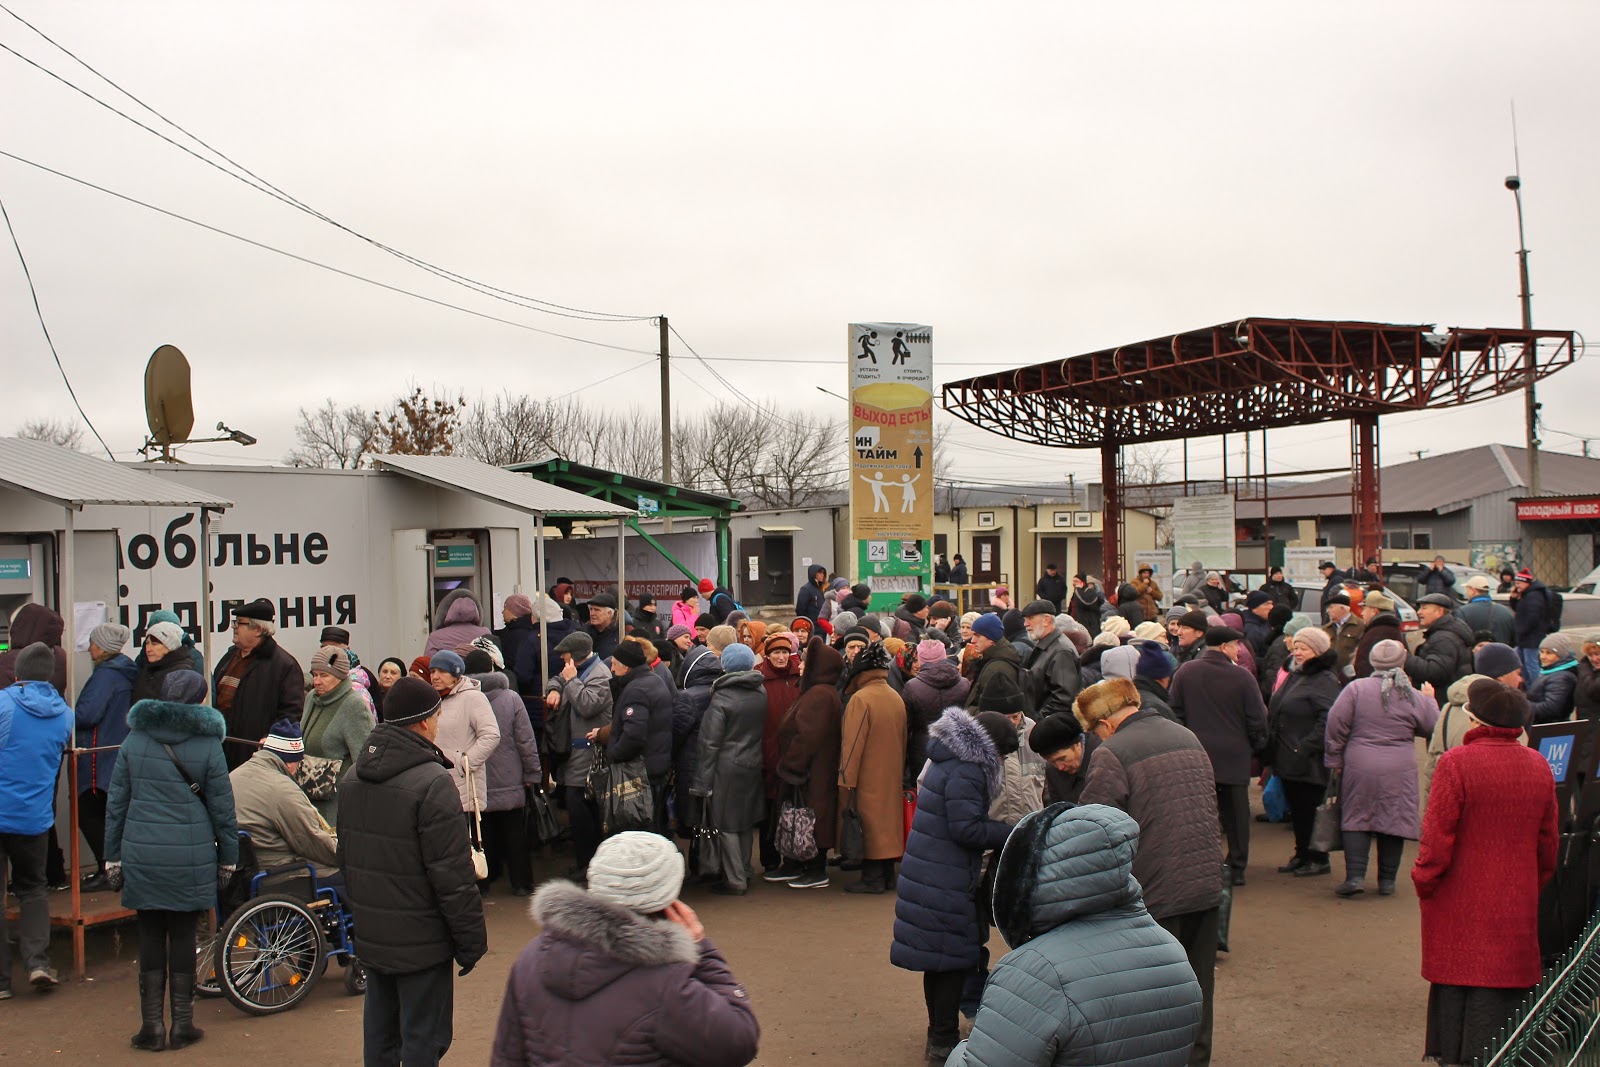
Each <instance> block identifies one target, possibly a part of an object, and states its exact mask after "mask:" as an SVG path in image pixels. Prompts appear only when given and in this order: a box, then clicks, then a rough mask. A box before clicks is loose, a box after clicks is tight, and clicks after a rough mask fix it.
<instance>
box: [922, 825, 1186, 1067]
mask: <svg viewBox="0 0 1600 1067" xmlns="http://www.w3.org/2000/svg"><path fill="white" fill-rule="evenodd" d="M1138 843H1139V825H1138V824H1137V823H1135V822H1134V821H1133V819H1132V818H1130V817H1129V816H1128V815H1127V814H1125V813H1124V812H1121V811H1118V810H1117V809H1116V808H1111V807H1107V806H1105V805H1103V804H1086V805H1083V806H1081V807H1073V806H1071V805H1069V804H1053V805H1051V806H1050V807H1048V808H1046V809H1045V810H1043V811H1039V812H1034V813H1033V814H1031V815H1029V816H1028V817H1027V818H1025V819H1023V820H1022V822H1020V823H1018V824H1017V828H1016V829H1015V830H1014V831H1013V832H1012V834H1011V836H1010V837H1009V838H1008V839H1007V840H1006V845H1005V848H1004V849H1003V850H1002V851H1001V854H1000V862H999V865H998V867H997V869H996V875H995V887H994V908H995V923H996V925H997V926H999V927H1000V932H1001V934H1002V935H1003V936H1004V937H1005V939H1006V943H1007V944H1008V945H1011V946H1012V950H1011V951H1010V952H1009V953H1007V954H1006V956H1005V957H1004V958H1003V959H1001V960H1000V962H999V963H998V964H997V965H996V966H995V969H994V972H993V973H992V974H990V976H989V982H988V985H987V986H985V987H984V991H983V1003H982V1004H981V1006H980V1007H979V1008H978V1015H977V1018H976V1020H975V1021H974V1022H973V1025H972V1034H971V1036H970V1037H968V1039H967V1040H966V1041H963V1042H962V1043H961V1044H960V1045H958V1046H956V1050H955V1052H953V1053H952V1054H951V1056H950V1059H949V1060H948V1061H947V1062H948V1064H949V1065H950V1067H978V1065H983V1067H1067V1065H1073V1067H1100V1065H1111V1064H1117V1065H1120V1067H1184V1064H1186V1063H1188V1061H1189V1047H1190V1045H1191V1044H1192V1043H1193V1042H1194V1036H1195V1032H1196V1031H1197V1030H1198V1028H1199V1026H1200V1007H1201V998H1200V986H1199V983H1197V982H1196V981H1195V977H1194V971H1193V970H1192V969H1191V968H1190V967H1189V961H1188V958H1187V957H1186V956H1185V954H1184V951H1183V948H1182V947H1181V946H1180V945H1179V944H1178V942H1177V941H1176V940H1175V939H1174V938H1173V936H1172V935H1171V934H1169V933H1167V932H1166V931H1165V930H1163V929H1162V928H1161V927H1160V926H1158V925H1156V921H1155V920H1154V919H1152V918H1151V917H1150V913H1149V912H1148V911H1146V910H1145V906H1144V901H1143V898H1142V896H1141V893H1140V889H1139V883H1138V882H1137V881H1135V880H1134V877H1133V854H1134V851H1135V849H1137V847H1138Z"/></svg>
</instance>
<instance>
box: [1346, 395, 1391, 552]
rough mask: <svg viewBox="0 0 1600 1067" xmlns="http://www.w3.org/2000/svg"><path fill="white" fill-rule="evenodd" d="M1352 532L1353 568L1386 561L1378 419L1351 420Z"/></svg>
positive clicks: (1359, 416)
mask: <svg viewBox="0 0 1600 1067" xmlns="http://www.w3.org/2000/svg"><path fill="white" fill-rule="evenodd" d="M1350 530H1351V539H1352V541H1353V542H1354V544H1353V545H1352V546H1351V550H1352V551H1353V552H1354V553H1355V559H1354V560H1353V561H1352V563H1353V566H1355V567H1358V568H1359V567H1361V566H1362V565H1363V564H1365V563H1366V561H1367V560H1369V559H1376V560H1378V562H1379V564H1380V566H1381V564H1382V562H1383V547H1382V538H1383V505H1382V503H1381V501H1380V499H1379V495H1378V416H1377V415H1375V414H1366V415H1356V416H1354V417H1353V418H1351V420H1350Z"/></svg>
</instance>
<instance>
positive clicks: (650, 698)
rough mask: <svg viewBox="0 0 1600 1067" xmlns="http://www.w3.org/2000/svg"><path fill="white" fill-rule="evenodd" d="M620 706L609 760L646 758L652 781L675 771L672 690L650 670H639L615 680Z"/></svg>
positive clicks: (613, 687)
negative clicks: (673, 764)
mask: <svg viewBox="0 0 1600 1067" xmlns="http://www.w3.org/2000/svg"><path fill="white" fill-rule="evenodd" d="M611 690H612V692H613V693H614V694H615V698H616V703H615V705H614V706H613V708H612V712H611V739H610V741H609V742H608V743H607V745H606V758H607V759H609V760H611V762H613V763H624V762H626V761H628V760H631V759H638V758H639V757H640V756H643V757H644V769H645V773H647V774H648V775H649V776H650V777H652V778H665V777H666V775H667V772H668V771H670V770H671V769H672V715H673V707H672V703H673V701H672V688H671V687H670V686H669V685H667V683H666V681H665V680H663V679H662V677H661V675H659V674H657V673H656V672H655V671H653V670H651V669H650V668H649V667H635V668H634V669H633V670H631V671H629V672H628V673H627V674H625V675H623V676H622V677H621V678H616V679H613V680H612V682H611Z"/></svg>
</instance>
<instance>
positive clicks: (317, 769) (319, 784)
mask: <svg viewBox="0 0 1600 1067" xmlns="http://www.w3.org/2000/svg"><path fill="white" fill-rule="evenodd" d="M343 770H344V760H337V759H325V758H324V757H322V756H302V757H300V763H299V764H298V765H297V766H296V767H295V769H294V770H293V771H291V772H290V776H291V777H293V778H294V784H295V785H297V786H299V787H300V791H301V792H302V793H304V794H305V795H306V797H307V799H310V800H313V801H316V800H332V799H333V798H334V797H335V796H337V795H338V792H339V774H340V772H342V771H343Z"/></svg>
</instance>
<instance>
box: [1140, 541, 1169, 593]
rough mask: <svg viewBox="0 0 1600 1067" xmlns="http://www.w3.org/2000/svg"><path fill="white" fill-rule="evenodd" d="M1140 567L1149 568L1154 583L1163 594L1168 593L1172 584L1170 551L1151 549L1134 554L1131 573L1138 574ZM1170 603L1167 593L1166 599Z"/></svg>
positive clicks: (1166, 549)
mask: <svg viewBox="0 0 1600 1067" xmlns="http://www.w3.org/2000/svg"><path fill="white" fill-rule="evenodd" d="M1140 567H1149V568H1150V569H1151V570H1152V571H1153V572H1155V573H1154V577H1155V580H1156V583H1157V584H1158V585H1160V586H1161V589H1162V591H1163V592H1167V591H1168V587H1169V586H1170V585H1171V584H1172V549H1170V548H1153V549H1145V550H1143V551H1139V552H1135V553H1134V554H1133V573H1135V574H1138V573H1139V568H1140ZM1166 599H1167V600H1168V601H1169V602H1170V601H1171V595H1170V593H1169V595H1168V597H1167V598H1166Z"/></svg>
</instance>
